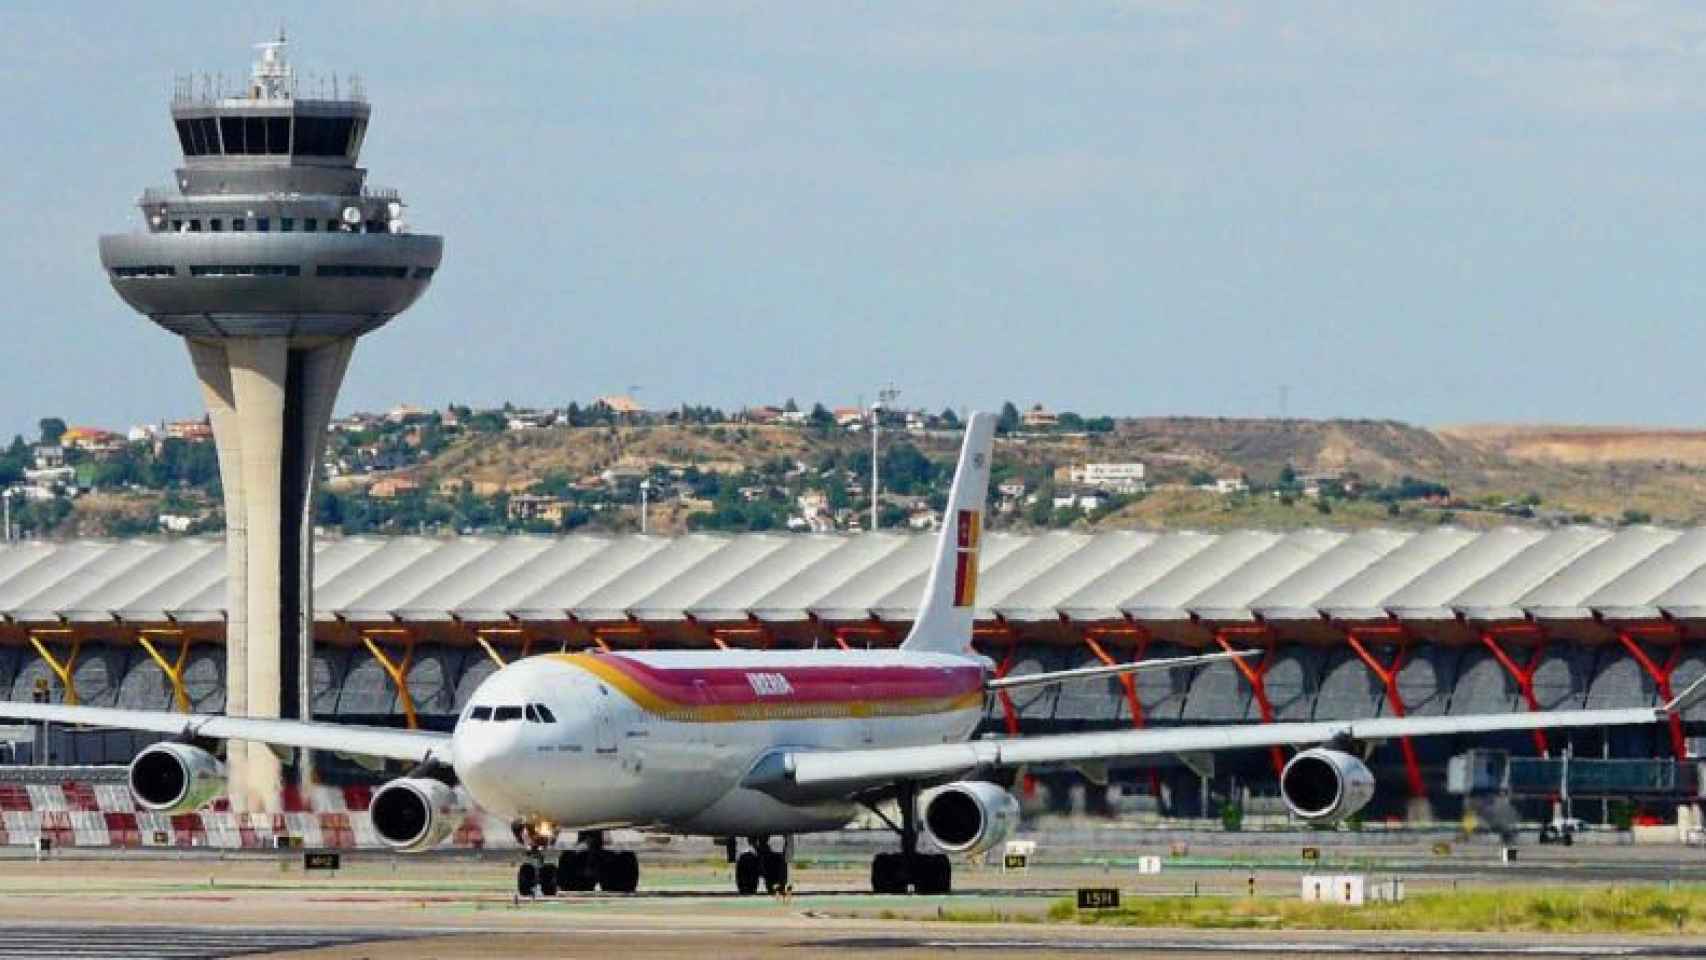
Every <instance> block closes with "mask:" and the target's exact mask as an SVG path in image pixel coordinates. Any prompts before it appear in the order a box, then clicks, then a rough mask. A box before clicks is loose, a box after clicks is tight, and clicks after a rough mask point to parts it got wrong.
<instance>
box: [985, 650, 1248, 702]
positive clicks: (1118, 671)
mask: <svg viewBox="0 0 1706 960" xmlns="http://www.w3.org/2000/svg"><path fill="white" fill-rule="evenodd" d="M1261 653H1262V651H1260V650H1231V651H1228V652H1226V653H1205V654H1202V655H1200V656H1190V657H1161V658H1158V659H1154V660H1137V661H1134V662H1131V663H1112V664H1108V665H1107V666H1101V667H1079V668H1078V669H1076V670H1056V671H1053V672H1052V673H1022V674H1018V675H1017V676H1006V677H995V678H993V679H991V680H988V681H986V682H985V683H984V685H983V686H984V689H986V690H991V691H997V692H998V691H1001V690H1016V689H1019V688H1021V687H1042V686H1050V685H1052V684H1057V683H1074V682H1076V681H1079V680H1099V679H1102V678H1105V677H1118V676H1123V675H1125V674H1128V673H1152V672H1156V671H1163V672H1164V671H1167V670H1186V669H1189V668H1191V667H1202V666H1207V665H1208V664H1211V663H1220V662H1221V661H1224V660H1239V659H1242V658H1244V657H1254V656H1259V655H1261Z"/></svg>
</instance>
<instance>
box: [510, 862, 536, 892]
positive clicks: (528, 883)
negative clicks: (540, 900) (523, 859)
mask: <svg viewBox="0 0 1706 960" xmlns="http://www.w3.org/2000/svg"><path fill="white" fill-rule="evenodd" d="M538 886H539V869H538V868H537V867H535V866H534V865H533V864H531V863H524V864H522V865H521V866H519V867H517V868H516V870H515V892H516V893H519V894H521V895H522V896H524V897H531V896H533V891H534V890H535V889H537V888H538Z"/></svg>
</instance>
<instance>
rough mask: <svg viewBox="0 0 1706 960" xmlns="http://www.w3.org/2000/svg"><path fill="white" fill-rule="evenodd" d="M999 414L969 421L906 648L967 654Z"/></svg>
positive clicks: (907, 637) (902, 646)
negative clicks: (984, 505)
mask: <svg viewBox="0 0 1706 960" xmlns="http://www.w3.org/2000/svg"><path fill="white" fill-rule="evenodd" d="M994 445H995V416H994V414H989V413H974V414H972V415H971V416H970V417H969V418H968V419H967V420H966V439H965V445H964V446H963V447H961V448H960V463H959V466H958V467H956V468H955V470H954V486H953V489H951V490H950V491H948V508H947V510H946V511H945V512H944V514H943V516H942V532H941V534H940V535H939V536H938V538H937V541H936V558H935V560H934V561H932V563H931V565H930V577H929V579H928V580H926V581H925V583H924V597H923V599H922V600H921V601H920V602H919V604H918V617H917V619H915V620H914V621H913V622H912V632H911V633H908V634H907V635H906V640H905V641H904V642H902V643H901V645H900V648H901V649H902V650H917V651H923V652H931V653H965V652H966V651H967V650H968V649H970V648H971V629H972V621H973V619H974V618H975V617H976V615H977V554H978V549H979V548H980V547H981V546H982V541H983V501H984V499H985V498H986V497H987V495H988V493H989V458H990V450H991V448H992V447H993V446H994Z"/></svg>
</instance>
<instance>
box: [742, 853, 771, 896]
mask: <svg viewBox="0 0 1706 960" xmlns="http://www.w3.org/2000/svg"><path fill="white" fill-rule="evenodd" d="M763 873H764V867H763V864H761V863H759V860H758V854H756V853H753V852H752V851H751V850H748V851H747V852H745V853H743V854H741V855H740V857H739V858H737V859H736V860H735V892H736V893H739V894H740V895H741V896H743V897H750V896H752V895H753V894H755V893H757V892H758V881H759V879H760V877H761V876H762V875H763Z"/></svg>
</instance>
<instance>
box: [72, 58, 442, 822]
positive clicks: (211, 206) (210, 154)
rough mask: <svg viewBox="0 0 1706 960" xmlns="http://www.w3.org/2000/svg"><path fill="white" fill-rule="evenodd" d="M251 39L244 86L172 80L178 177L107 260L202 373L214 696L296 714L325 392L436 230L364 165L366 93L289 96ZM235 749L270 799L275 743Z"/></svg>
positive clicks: (277, 793)
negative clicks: (221, 496) (217, 636)
mask: <svg viewBox="0 0 1706 960" xmlns="http://www.w3.org/2000/svg"><path fill="white" fill-rule="evenodd" d="M261 48H262V53H261V58H260V60H259V62H257V63H256V64H255V69H254V76H253V78H252V80H251V82H250V84H249V85H248V87H246V88H245V89H244V90H243V91H242V92H240V93H237V94H235V95H231V96H226V95H225V94H224V93H223V92H217V93H216V92H212V91H209V90H208V89H206V86H205V85H203V87H202V90H201V92H200V93H199V94H198V93H197V88H196V86H195V84H194V83H189V82H181V83H180V84H179V87H178V91H177V94H176V96H174V98H173V101H172V123H173V126H174V127H175V128H176V131H177V137H178V142H179V145H180V146H181V147H182V148H183V155H184V165H183V166H182V167H179V168H178V170H177V182H176V184H175V187H173V188H168V189H165V190H149V191H146V192H145V193H144V194H143V196H142V200H141V202H140V203H139V207H140V208H141V211H142V216H143V220H144V224H145V226H144V229H143V230H142V231H141V232H138V233H128V234H110V235H106V236H103V237H101V263H102V265H103V266H104V267H106V269H107V271H108V274H109V276H110V278H111V280H112V284H113V289H114V290H115V291H117V292H118V294H119V296H120V297H122V298H123V299H124V301H125V302H126V303H128V304H129V305H130V306H131V307H133V308H135V309H136V310H137V311H138V312H140V313H143V314H145V315H146V316H148V318H149V319H151V320H153V321H154V322H155V323H157V324H159V325H160V326H161V327H163V328H165V329H166V330H168V331H170V332H172V333H175V334H177V335H178V336H181V337H183V338H184V340H185V342H186V343H187V344H188V345H189V351H190V359H191V361H192V363H193V364H194V366H195V371H196V377H197V379H199V380H200V381H201V388H202V395H203V397H204V399H205V401H206V403H207V410H208V417H209V419H210V420H211V422H212V425H213V434H214V442H215V443H216V444H217V445H218V448H219V473H220V478H221V481H222V482H223V484H224V490H225V520H226V531H227V532H226V538H227V539H226V556H227V574H228V578H229V579H228V583H227V588H226V589H227V603H226V609H227V621H226V645H225V648H226V657H227V661H226V673H225V684H226V698H225V712H226V713H227V714H229V715H231V716H241V717H287V718H303V719H308V718H311V717H312V714H313V709H312V708H313V703H312V698H311V687H310V683H309V681H310V678H311V676H312V664H313V626H314V605H313V584H314V549H313V530H314V528H313V490H314V480H315V477H316V475H317V467H318V460H319V454H320V450H321V448H322V445H323V443H324V441H325V435H326V427H327V423H328V421H329V420H330V418H331V415H332V403H333V401H334V399H335V398H336V397H337V392H338V386H339V385H340V384H341V383H342V382H343V378H344V372H345V370H346V369H347V368H348V366H349V361H350V355H351V353H352V351H353V350H354V348H355V341H356V338H357V337H359V336H361V335H362V334H364V333H367V332H369V331H372V330H375V329H377V328H378V327H380V326H382V325H384V324H385V323H387V322H389V321H390V320H391V318H392V317H394V316H396V315H397V314H398V313H401V312H402V311H403V310H405V309H407V308H408V307H409V305H410V304H412V303H414V302H415V300H416V299H417V298H419V297H420V295H421V294H422V293H423V292H424V291H425V290H426V288H427V285H428V284H430V283H431V282H432V278H433V274H434V272H435V271H436V270H437V269H438V263H439V257H440V255H441V253H442V250H443V241H442V239H441V238H439V237H436V236H430V235H424V234H416V233H412V232H410V230H409V229H408V225H407V223H406V222H405V220H404V216H403V214H404V204H403V201H402V197H401V196H400V195H398V193H397V192H396V191H394V190H383V189H376V188H373V187H370V186H368V185H367V183H366V177H367V171H366V170H363V169H362V168H360V167H358V166H356V161H357V159H358V157H359V156H360V153H361V145H362V143H363V141H364V140H365V138H366V135H367V127H368V121H369V119H370V116H371V110H370V109H369V107H368V104H367V102H366V100H365V99H364V98H363V97H362V96H361V95H360V94H359V93H353V94H352V95H351V96H348V97H345V98H342V99H339V98H338V97H337V95H336V92H335V91H336V90H337V89H338V88H337V87H336V86H335V85H334V88H333V89H334V96H333V98H332V99H326V98H324V97H323V96H321V97H317V98H315V97H299V96H298V95H297V84H296V78H295V75H294V74H293V73H292V71H291V68H290V66H289V64H288V63H287V62H286V60H285V57H284V48H285V42H284V40H283V38H280V39H279V40H277V41H273V42H269V43H266V44H262V45H261ZM343 89H345V90H350V89H352V88H351V87H349V86H345V87H344V88H343ZM354 89H359V85H357V86H356V87H355V88H354ZM228 760H229V762H228V765H227V766H228V770H227V776H228V778H229V782H230V784H231V800H232V805H233V808H234V809H237V810H266V809H277V808H278V806H279V804H280V803H281V801H282V788H283V786H284V783H285V780H286V771H285V769H284V766H283V764H282V762H281V761H280V759H279V758H278V757H277V756H275V755H274V754H273V753H272V751H271V750H270V749H269V748H266V747H260V746H253V747H244V746H240V745H236V744H233V745H232V746H231V747H230V753H229V756H228ZM298 760H299V762H298V763H297V764H296V765H295V769H296V771H297V773H298V775H301V774H304V773H306V772H307V770H308V767H309V764H308V762H307V757H306V756H303V757H299V758H298Z"/></svg>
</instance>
